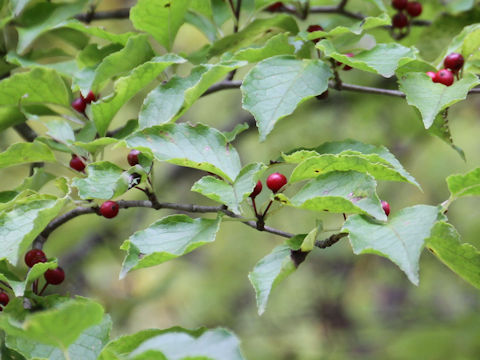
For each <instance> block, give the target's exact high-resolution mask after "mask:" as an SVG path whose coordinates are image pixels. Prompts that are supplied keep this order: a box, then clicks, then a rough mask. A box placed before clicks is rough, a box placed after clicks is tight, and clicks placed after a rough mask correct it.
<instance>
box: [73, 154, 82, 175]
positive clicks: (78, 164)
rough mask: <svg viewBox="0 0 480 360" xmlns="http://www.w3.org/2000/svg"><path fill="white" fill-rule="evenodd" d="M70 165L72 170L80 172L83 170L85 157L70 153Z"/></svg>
mask: <svg viewBox="0 0 480 360" xmlns="http://www.w3.org/2000/svg"><path fill="white" fill-rule="evenodd" d="M70 167H71V168H72V169H74V170H77V171H80V172H82V171H83V170H85V159H84V158H81V157H80V156H77V155H75V154H74V155H72V160H70Z"/></svg>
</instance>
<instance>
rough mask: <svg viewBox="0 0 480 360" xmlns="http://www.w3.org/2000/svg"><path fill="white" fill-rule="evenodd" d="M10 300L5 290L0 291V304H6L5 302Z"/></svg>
mask: <svg viewBox="0 0 480 360" xmlns="http://www.w3.org/2000/svg"><path fill="white" fill-rule="evenodd" d="M9 302H10V297H9V296H8V294H7V293H6V292H3V291H2V292H0V304H2V305H3V306H7V304H8V303H9Z"/></svg>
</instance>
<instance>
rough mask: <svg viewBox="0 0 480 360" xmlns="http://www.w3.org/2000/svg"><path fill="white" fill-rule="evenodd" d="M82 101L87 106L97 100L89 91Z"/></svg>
mask: <svg viewBox="0 0 480 360" xmlns="http://www.w3.org/2000/svg"><path fill="white" fill-rule="evenodd" d="M83 100H84V101H85V103H87V104H90V103H91V102H92V101H95V100H97V97H96V96H95V94H94V93H93V91H92V90H90V91H89V92H88V94H87V96H86V97H85V98H83Z"/></svg>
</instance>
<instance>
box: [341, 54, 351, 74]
mask: <svg viewBox="0 0 480 360" xmlns="http://www.w3.org/2000/svg"><path fill="white" fill-rule="evenodd" d="M345 56H347V57H353V53H346V54H345ZM343 70H345V71H348V70H352V67H351V66H348V65H345V66H344V67H343Z"/></svg>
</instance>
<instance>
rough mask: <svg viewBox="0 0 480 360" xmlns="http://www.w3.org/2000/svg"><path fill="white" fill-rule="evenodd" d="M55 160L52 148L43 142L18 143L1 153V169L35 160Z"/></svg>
mask: <svg viewBox="0 0 480 360" xmlns="http://www.w3.org/2000/svg"><path fill="white" fill-rule="evenodd" d="M40 161H47V162H55V161H56V160H55V156H54V155H53V152H52V150H50V148H49V147H48V146H46V145H45V144H42V143H41V142H38V141H34V142H33V143H16V144H13V145H10V146H9V147H8V149H7V150H5V151H4V152H2V153H0V169H3V168H6V167H9V166H13V165H20V164H26V163H33V162H40Z"/></svg>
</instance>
